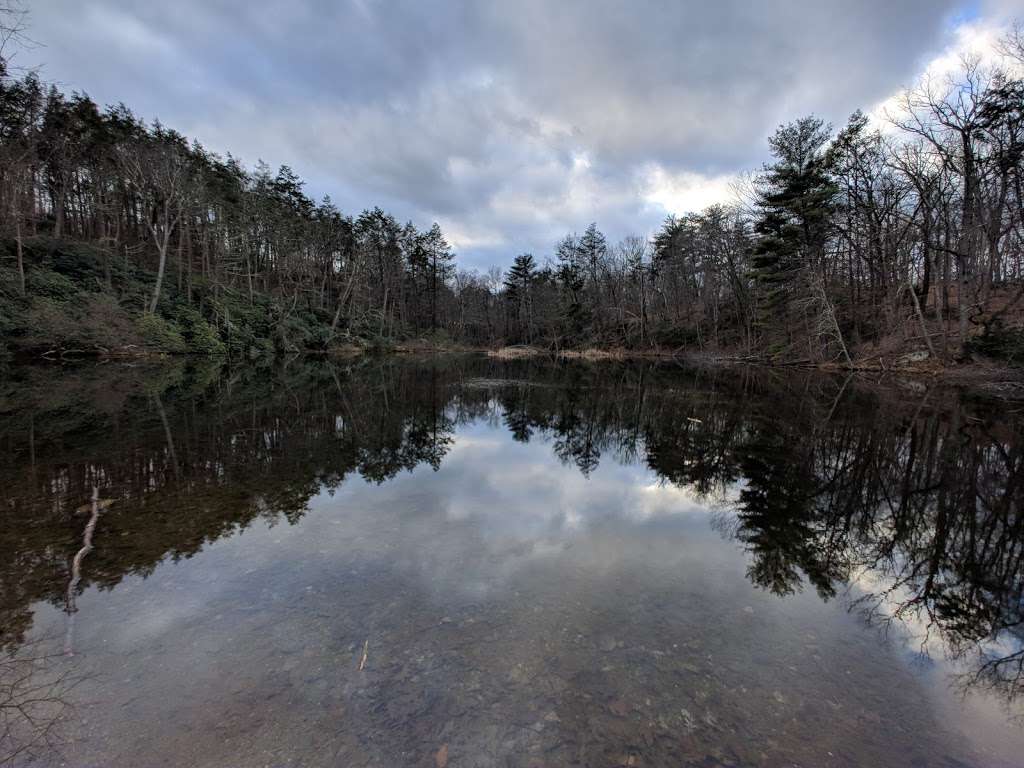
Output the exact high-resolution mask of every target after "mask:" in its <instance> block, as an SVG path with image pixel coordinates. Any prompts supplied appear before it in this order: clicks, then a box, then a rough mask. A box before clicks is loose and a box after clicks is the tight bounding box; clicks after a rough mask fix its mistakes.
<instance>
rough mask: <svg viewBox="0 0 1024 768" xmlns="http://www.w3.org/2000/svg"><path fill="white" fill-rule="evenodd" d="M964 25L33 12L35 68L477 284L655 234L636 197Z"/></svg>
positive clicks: (914, 14) (520, 12)
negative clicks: (488, 267)
mask: <svg viewBox="0 0 1024 768" xmlns="http://www.w3.org/2000/svg"><path fill="white" fill-rule="evenodd" d="M963 5H964V4H963V3H957V2H953V0H902V1H901V2H870V3H853V2H849V0H823V1H819V2H814V3H809V2H783V1H780V2H760V3H755V2H749V0H719V1H718V2H711V3H703V2H700V3H697V2H689V3H680V2H654V1H652V2H608V1H605V0H601V1H594V0H580V1H579V2H565V1H559V2H540V0H520V1H519V2H516V3H508V2H480V3H469V2H466V3H460V2H452V3H440V2H423V0H417V1H410V2H387V3H386V2H376V1H375V0H351V1H350V2H328V1H327V0H290V1H289V2H282V1H280V0H273V1H271V2H244V3H243V2H227V1H226V0H220V1H219V2H218V1H217V0H177V2H175V3H152V2H149V1H148V0H91V1H90V2H79V1H76V0H36V2H34V3H32V5H31V10H32V33H33V37H35V38H36V39H37V40H39V41H40V42H41V43H43V44H44V45H45V46H46V47H45V48H42V49H39V50H36V51H35V52H33V54H32V55H33V56H34V57H35V58H37V59H39V60H40V61H42V62H44V63H45V69H44V76H46V77H48V78H51V79H56V80H58V81H60V82H61V83H62V84H63V85H64V86H65V87H67V88H74V89H79V90H84V91H87V92H88V93H90V95H92V96H93V98H95V99H97V100H98V101H100V102H103V103H110V102H117V101H124V102H126V103H127V104H129V105H130V106H131V107H132V108H133V109H135V110H136V111H137V112H138V113H140V114H141V115H143V116H145V117H147V118H152V117H156V116H159V117H160V119H161V120H163V121H164V122H165V123H167V124H169V125H172V126H174V127H176V128H178V129H179V130H181V131H183V132H185V133H187V134H189V135H194V136H197V137H198V138H199V139H200V140H202V141H203V142H204V143H205V144H207V145H208V146H209V147H210V148H212V149H215V150H218V151H222V152H224V151H231V152H232V153H234V154H236V155H238V156H240V157H242V158H243V159H244V160H245V161H247V162H250V163H252V162H254V161H255V160H256V159H258V158H263V159H265V160H267V161H268V162H270V163H271V164H278V163H287V164H289V165H292V166H293V167H294V168H295V169H296V170H297V171H298V172H299V173H300V174H302V175H303V176H304V177H305V178H306V179H308V181H309V186H310V191H311V192H312V193H314V194H317V195H319V194H323V193H328V192H329V193H330V194H331V195H332V197H334V199H335V201H336V202H338V203H339V204H340V205H342V206H343V207H344V208H346V209H347V210H350V211H352V210H357V209H358V208H361V207H363V206H367V205H373V204H380V205H382V206H384V207H387V208H390V209H392V210H393V211H394V212H395V213H396V214H397V215H399V216H401V217H403V218H405V217H411V218H413V219H414V220H416V221H417V222H418V223H421V224H427V223H429V222H430V221H431V220H434V219H438V220H440V221H441V223H442V225H443V226H445V228H446V230H447V231H448V232H449V233H450V234H451V235H452V237H453V239H454V240H455V241H456V243H457V244H458V245H459V246H460V250H461V251H462V252H463V254H464V255H465V256H468V257H469V258H468V260H469V261H470V262H475V263H476V264H477V265H481V266H482V265H484V264H485V263H487V262H489V261H491V260H497V261H499V262H501V263H507V262H508V260H509V258H510V257H511V253H512V252H513V251H514V250H516V249H531V250H534V251H537V252H539V253H544V252H546V250H547V249H548V248H549V247H550V244H551V242H552V240H553V239H554V238H555V237H557V235H558V234H559V233H561V232H563V231H565V230H569V229H579V228H582V227H583V226H585V225H586V223H587V222H588V221H590V220H591V219H597V220H598V221H599V222H600V223H601V224H602V226H604V227H605V228H606V229H607V230H608V231H609V232H610V233H611V234H613V235H615V236H618V235H621V234H624V233H625V232H626V231H628V230H640V231H643V230H645V229H647V228H648V227H650V226H652V225H653V224H654V223H655V222H657V221H658V220H659V219H660V218H661V217H662V216H663V215H664V214H665V209H664V207H661V206H659V205H657V204H652V202H651V196H650V195H647V196H646V197H645V195H644V190H645V189H647V190H648V191H649V188H650V185H651V183H652V181H651V179H652V178H657V179H660V180H662V181H664V180H665V179H673V178H678V175H679V174H690V176H687V177H686V178H691V179H696V180H697V182H699V181H700V179H702V178H705V177H712V178H713V177H717V176H724V175H727V174H732V173H736V172H738V171H740V170H743V169H747V168H751V167H755V166H756V165H757V164H758V163H759V162H760V161H761V160H763V159H764V153H765V147H766V143H765V138H766V136H767V135H768V134H769V133H770V132H771V131H772V130H773V129H774V127H775V125H776V124H778V123H779V122H781V121H784V120H789V119H792V118H795V117H797V116H800V115H802V114H806V113H810V112H813V113H815V114H819V115H822V116H824V117H826V118H829V119H832V120H835V121H842V120H844V119H845V117H846V115H847V114H848V113H849V112H851V111H852V110H853V109H855V108H857V107H869V106H871V105H872V104H874V103H876V102H878V101H879V100H881V99H883V98H884V97H886V96H887V95H889V94H890V93H891V92H892V91H893V90H894V89H896V88H898V87H899V86H900V85H902V84H905V83H907V82H908V81H909V80H911V79H912V78H913V77H914V75H915V73H916V72H918V71H919V69H920V67H921V65H922V62H923V60H924V59H925V58H926V57H927V56H929V55H930V54H933V53H934V52H935V51H936V50H938V49H939V48H941V47H942V45H943V44H944V42H945V39H946V38H945V36H947V35H948V32H949V25H950V20H951V19H952V18H954V15H955V14H957V13H961V12H962V11H963V8H961V6H963ZM652 174H653V176H652ZM697 182H695V183H697ZM658 183H661V182H658ZM464 261H466V259H464Z"/></svg>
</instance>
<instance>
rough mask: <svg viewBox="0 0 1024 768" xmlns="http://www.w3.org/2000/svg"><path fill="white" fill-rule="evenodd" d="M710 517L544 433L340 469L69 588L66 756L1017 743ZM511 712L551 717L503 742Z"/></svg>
mask: <svg viewBox="0 0 1024 768" xmlns="http://www.w3.org/2000/svg"><path fill="white" fill-rule="evenodd" d="M187 513H188V510H187V509H183V510H181V514H187ZM711 517H712V513H711V511H710V510H709V508H708V507H707V506H706V505H704V504H702V503H701V502H699V501H698V500H697V499H695V498H694V497H693V496H692V495H691V494H690V493H688V492H687V491H686V490H685V489H680V488H678V487H675V486H672V485H669V484H665V483H661V482H659V481H658V479H657V477H656V475H655V474H654V473H653V472H652V471H651V470H649V469H647V468H646V467H643V466H640V465H636V464H633V465H622V464H620V463H619V462H617V461H615V460H614V459H613V458H612V457H610V456H608V457H604V458H603V460H602V461H601V463H600V465H599V466H598V467H597V468H596V469H595V470H594V471H593V472H592V473H591V474H590V476H589V477H584V476H583V475H582V474H581V473H580V472H579V471H578V469H577V468H576V467H575V466H573V465H571V464H569V465H565V464H561V463H559V462H558V461H557V460H556V459H555V458H554V456H553V454H552V446H551V444H550V442H547V441H544V440H540V439H536V438H535V439H533V440H532V441H531V442H530V443H526V444H524V443H516V442H514V441H513V440H512V439H511V437H510V435H509V433H508V432H507V430H505V429H504V428H502V427H496V426H491V425H488V424H487V423H486V422H483V421H479V422H476V423H474V424H472V425H469V426H467V427H464V428H462V429H461V430H460V431H459V432H458V433H457V435H456V439H455V443H454V445H453V447H452V449H451V451H450V452H449V453H448V455H447V456H446V457H445V460H444V462H443V464H442V466H441V468H440V470H439V471H436V472H435V471H433V470H432V469H431V468H430V467H428V466H425V465H420V466H419V467H417V468H416V469H415V470H414V471H412V472H410V473H403V474H400V475H399V476H397V477H396V478H394V479H393V480H391V481H389V482H387V483H385V484H383V485H380V486H378V485H373V484H370V483H367V482H365V481H363V480H360V479H358V478H350V479H349V480H348V481H347V482H346V483H345V484H344V485H343V486H342V487H341V488H339V489H337V490H336V491H335V492H333V493H330V494H329V493H326V492H323V493H321V494H319V495H318V496H316V497H315V498H314V499H313V500H312V501H311V502H310V512H309V513H308V514H307V515H306V516H305V517H303V518H302V520H301V521H300V522H299V523H298V524H297V525H289V524H287V523H285V522H283V521H281V522H278V523H277V524H275V525H267V524H265V523H262V522H257V523H255V524H253V525H251V526H250V527H249V528H248V529H247V530H245V531H243V532H242V533H240V534H238V535H235V536H232V537H228V538H225V539H221V540H219V541H216V542H214V543H211V544H209V545H207V547H206V548H205V549H204V550H203V551H202V552H200V553H199V554H198V555H196V556H195V557H193V558H191V559H188V560H184V561H181V562H177V563H164V564H162V565H160V566H159V567H157V569H156V570H155V572H154V573H153V574H152V575H151V576H150V577H149V578H147V579H142V578H141V577H138V576H132V577H128V578H126V579H124V581H123V582H122V583H121V584H120V585H118V586H117V587H116V588H115V589H114V590H112V591H107V592H100V591H97V590H95V589H91V590H89V591H87V592H86V593H85V594H83V595H82V596H81V598H80V599H79V601H78V607H79V613H78V615H77V623H76V628H75V633H76V637H75V645H76V650H77V653H78V656H76V659H77V660H78V661H76V663H78V664H81V665H82V669H83V670H84V671H86V672H87V673H88V674H90V675H94V676H95V679H94V680H93V681H92V682H91V683H87V684H86V685H84V686H83V687H82V694H81V695H82V698H83V700H88V701H92V702H99V703H98V704H95V703H94V704H90V705H89V707H88V709H87V710H86V711H85V713H84V714H86V715H87V717H84V718H83V720H88V723H87V724H86V725H82V726H81V732H80V733H79V734H78V739H79V743H78V744H76V745H75V746H74V747H73V750H72V752H71V754H70V757H71V758H72V761H74V760H75V759H81V760H83V761H89V760H93V761H97V762H102V761H103V760H104V759H106V760H114V763H112V764H116V763H117V761H125V760H128V761H130V762H131V763H132V764H140V765H146V764H153V765H157V764H163V763H162V762H161V761H159V760H152V761H150V760H148V759H146V758H144V757H143V756H145V755H149V756H152V755H153V754H159V755H162V756H163V759H167V760H168V761H169V762H167V764H177V763H176V762H175V761H179V762H180V763H181V764H195V765H200V764H201V765H226V764H239V765H241V764H255V763H252V762H246V761H247V760H256V759H264V758H267V759H270V760H275V759H278V758H280V757H281V755H289V756H290V757H291V758H294V759H295V761H296V762H298V763H299V764H338V763H336V762H335V761H337V760H351V761H352V764H359V763H360V761H362V762H363V764H387V759H395V758H394V756H395V755H397V754H406V752H403V751H402V750H403V749H404V750H412V751H413V752H415V753H416V754H417V759H418V760H419V762H420V763H423V764H425V763H424V760H425V759H429V757H430V756H431V755H432V754H433V750H435V749H436V748H437V747H438V745H439V744H441V743H442V742H443V743H448V742H451V743H452V745H453V748H452V755H453V756H454V755H456V754H457V752H458V750H459V749H461V750H462V754H463V755H466V754H467V753H475V756H476V757H477V758H479V760H478V762H477V763H467V764H480V765H490V764H495V765H497V764H505V763H500V762H499V759H500V757H501V756H502V755H505V754H512V755H514V756H515V760H513V762H512V763H511V764H515V765H518V764H522V765H530V764H531V763H529V762H528V760H529V759H532V757H531V756H534V757H535V756H537V755H541V756H542V757H543V755H544V754H549V753H548V752H545V750H547V749H549V748H550V750H553V751H551V752H550V754H552V755H556V756H559V755H560V756H562V757H565V755H569V754H570V752H571V750H570V752H565V754H564V755H563V753H562V752H560V751H558V750H567V749H569V747H566V746H565V745H566V744H575V743H576V741H574V739H577V740H578V731H579V730H580V729H581V728H584V726H586V727H591V728H593V729H595V731H594V732H595V733H598V732H600V733H604V734H606V738H607V739H608V740H609V745H612V744H613V742H614V745H613V746H609V749H612V750H613V751H614V750H616V749H618V750H620V751H619V752H615V753H614V754H611V755H610V757H609V760H612V761H613V760H615V759H619V758H620V757H621V755H622V754H625V753H624V752H621V749H626V750H627V751H628V749H632V747H629V746H628V745H629V744H632V743H633V741H635V742H636V743H637V744H639V747H636V750H638V751H639V752H640V753H645V750H646V753H650V754H653V755H656V756H662V757H663V758H664V759H665V760H666V761H668V760H670V759H678V758H679V757H680V756H681V755H686V754H689V753H687V752H685V751H684V752H681V753H679V752H673V751H671V750H670V749H669V747H668V746H663V745H662V742H661V741H659V739H661V738H663V737H664V738H670V739H672V740H674V741H673V742H672V744H673V745H674V746H672V749H683V750H685V749H692V750H694V751H693V753H692V757H693V759H695V760H696V759H698V758H700V757H701V755H704V756H705V757H707V756H708V755H712V756H713V755H715V750H719V749H720V751H721V752H722V754H721V755H719V757H720V758H721V759H722V760H723V761H725V760H726V759H727V758H728V755H730V754H732V755H734V756H735V755H740V756H741V757H744V756H745V758H746V759H748V760H750V761H759V760H762V759H763V760H765V764H772V765H774V764H779V765H781V764H788V763H787V762H786V761H803V763H802V764H820V765H832V764H835V765H861V764H878V763H877V762H872V761H877V759H878V757H879V756H880V755H885V754H886V750H892V749H896V750H898V752H895V753H891V754H899V755H900V756H899V758H898V760H904V758H905V760H904V762H895V763H893V764H900V765H902V764H908V765H909V764H913V760H915V759H917V757H918V756H915V753H914V752H913V749H921V750H923V752H922V754H924V755H927V756H929V757H932V758H934V756H936V755H938V756H940V757H941V758H945V757H946V756H949V757H950V758H951V759H952V758H956V759H961V758H965V756H966V757H967V758H971V759H977V755H978V754H981V751H982V750H991V751H989V752H988V753H987V754H985V755H984V757H983V758H982V759H983V760H984V761H986V764H988V763H987V761H992V762H991V764H993V765H998V764H1001V763H1000V762H999V761H1001V760H1002V761H1004V763H1002V764H1006V765H1012V764H1013V760H1014V759H1015V758H1014V756H1015V755H1016V754H1020V752H1019V751H1016V752H1015V750H1018V749H1019V748H1020V747H1021V746H1022V744H1024V742H1022V740H1021V738H1020V735H1019V733H1018V732H1016V731H1014V730H1012V729H1010V728H1008V727H1006V726H1003V725H998V726H996V725H993V724H992V723H993V718H992V717H991V716H990V715H989V714H988V713H986V712H983V711H982V710H981V709H979V707H982V708H988V707H990V706H991V704H990V703H988V702H984V701H980V702H974V703H971V702H968V704H966V705H963V706H961V705H959V704H957V703H956V702H954V701H952V699H951V695H950V692H949V691H948V690H946V689H945V688H943V686H942V685H941V683H940V682H939V679H940V676H938V675H936V674H935V672H934V671H931V672H926V671H923V670H920V669H914V668H912V665H911V663H910V659H909V657H908V655H907V654H905V653H901V652H898V650H897V649H895V648H893V647H892V646H891V645H890V644H886V643H885V642H883V640H882V638H881V637H880V636H879V633H878V632H877V631H876V630H873V629H867V628H864V627H863V626H861V625H860V624H859V623H858V622H857V620H856V619H855V617H852V616H850V615H848V614H847V613H846V612H845V611H844V608H843V606H842V604H841V601H839V600H836V601H832V602H830V603H827V604H826V603H823V602H822V601H821V600H819V599H818V598H817V596H816V595H814V594H813V590H812V591H810V592H809V593H808V592H806V591H805V592H804V593H800V594H797V595H794V596H792V597H789V598H786V599H779V598H775V597H772V596H770V595H767V594H765V593H764V592H761V591H758V590H756V589H755V588H754V587H753V586H751V585H750V583H749V582H748V580H747V579H746V576H745V570H746V565H747V564H746V562H745V559H744V557H743V556H742V554H741V550H740V546H739V545H738V544H737V543H735V542H733V541H730V540H727V539H725V538H723V537H722V536H721V535H719V533H717V532H716V531H715V530H713V527H712V525H711ZM103 545H104V542H103V539H102V529H101V530H100V531H99V533H98V535H97V546H100V547H102V546H103ZM39 617H40V620H39V622H38V630H37V631H38V632H40V633H42V634H46V633H48V632H50V633H58V632H61V631H62V621H63V617H62V615H61V614H59V613H58V612H56V611H55V610H54V609H52V608H46V607H43V608H40V612H39ZM453 633H455V634H453ZM364 641H365V642H367V643H368V645H369V659H370V668H369V670H368V671H367V672H365V673H361V672H357V671H356V660H357V659H358V657H359V655H360V650H361V648H362V645H363V643H364ZM470 660H472V663H470ZM673 665H674V666H673ZM688 676H689V677H688ZM680 681H682V682H680ZM428 694H429V695H428ZM605 694H607V700H602V699H601V696H603V695H605ZM577 695H578V696H577ZM423 696H426V699H425V701H426V703H424V701H421V698H420V697H423ZM432 697H433V698H432ZM574 697H575V698H574ZM467 702H468V703H467ZM623 702H624V703H623ZM645 702H646V703H645ZM535 706H537V707H540V710H541V711H539V712H536V713H535V712H533V709H534V707H535ZM382 707H383V709H381V708H382ZM822 710H826V711H827V712H828V713H830V714H828V717H827V719H826V720H825V721H824V725H823V724H822V723H816V722H815V720H814V718H815V717H821V716H822V715H821V714H820V713H821V712H822ZM485 711H486V712H488V713H491V715H489V716H488V717H484V715H483V714H482V713H484V712H485ZM524 713H527V714H524ZM531 713H532V714H531ZM638 713H639V714H638ZM979 713H980V714H979ZM517 718H527V719H529V718H534V719H539V721H540V722H541V727H540V728H536V727H535V726H534V725H533V724H530V725H529V726H528V727H526V728H525V730H524V729H523V728H520V729H519V730H517V731H514V732H506V731H504V730H501V728H502V726H501V725H500V724H501V723H503V722H504V721H510V722H515V721H516V720H517ZM630 718H633V719H630ZM759 718H761V719H763V720H764V721H765V723H766V724H765V725H764V730H758V729H759V728H760V726H759V725H758V724H757V722H756V721H757V720H758V719H759ZM773 718H776V719H777V723H776V722H775V720H773ZM939 718H942V719H941V720H940V719H939ZM495 722H497V723H498V724H499V725H495ZM531 722H532V721H531ZM648 722H649V723H650V725H649V726H648V725H645V723H648ZM245 723H257V724H259V727H254V729H251V728H249V727H248V726H246V725H244V724H245ZM588 723H589V724H590V725H587V724H588ZM979 723H984V725H985V729H986V730H985V731H984V738H983V739H980V740H979V739H978V738H977V737H975V736H973V735H972V734H976V733H982V731H980V730H977V726H978V725H979ZM769 725H770V726H771V727H769ZM495 728H497V729H498V730H497V731H494V729H495ZM630 728H633V730H634V731H635V732H636V733H639V732H640V730H642V729H644V728H649V729H650V730H651V732H652V733H653V734H654V735H652V736H651V737H650V738H651V741H650V743H647V742H645V741H643V739H640V738H639V737H636V738H635V739H633V741H630V739H631V738H633V736H631V735H630V734H631V733H632V731H630ZM637 729H640V730H637ZM830 729H831V731H830ZM832 731H834V732H832ZM553 732H554V733H559V732H560V735H559V736H557V737H552V736H551V734H552V733H553ZM644 732H645V733H646V731H644ZM663 732H664V733H663ZM524 733H525V734H526V735H523V734H524ZM664 734H668V736H664ZM772 734H773V735H772ZM949 734H954V736H953V737H952V738H951V737H950V736H949ZM620 736H621V739H620ZM591 738H592V739H598V738H599V737H598V736H597V735H593V736H592V737H591ZM545 739H548V740H549V741H545ZM616 739H619V740H620V741H621V742H622V744H626V745H627V746H626V747H622V746H621V744H619V742H617V741H615V740H616ZM637 739H639V740H638V741H637ZM769 739H771V740H774V746H772V747H770V748H769V746H767V744H766V740H769ZM958 742H962V743H958ZM552 744H553V745H554V746H550V745H552ZM680 744H682V745H683V746H681V747H680V746H679V745H680ZM744 744H745V745H746V746H744ZM965 744H966V745H968V746H969V747H970V749H966V750H965V749H964V745H965ZM714 745H733V746H730V747H728V749H726V747H724V746H722V747H721V748H720V747H719V746H714ZM915 745H916V746H915ZM912 747H913V749H912ZM583 748H584V747H579V749H583ZM588 748H589V747H588ZM661 749H665V750H668V751H665V752H659V750H661ZM729 749H732V750H734V751H733V752H729ZM417 750H418V751H417ZM743 750H746V751H745V752H743ZM759 750H767V751H765V752H759ZM899 750H903V751H899ZM154 751H155V752H154ZM587 754H590V753H589V752H588V753H587ZM602 754H603V753H602ZM169 755H170V756H174V757H173V759H172V758H168V757H167V756H169ZM239 755H242V756H244V757H242V758H239ZM759 755H760V757H759ZM764 755H767V756H768V757H767V758H765V757H764ZM836 755H840V757H841V758H842V759H840V758H839V757H836ZM388 756H390V758H389V757H388ZM424 756H425V757H424ZM673 756H674V757H673ZM890 756H891V755H890ZM520 757H522V758H523V759H522V760H521V761H519V758H520ZM538 759H539V758H538ZM558 759H561V758H555V759H554V761H552V762H549V763H543V762H539V763H533V764H535V765H543V764H551V765H554V764H560V763H559V762H557V760H558ZM658 759H661V758H658ZM713 759H718V757H715V758H713ZM894 759H897V758H894ZM231 760H238V762H237V763H232V762H230V761H231ZM381 761H384V762H381ZM517 761H518V762H517ZM810 761H820V762H810ZM413 762H414V761H410V763H409V764H412V763H413ZM122 764H128V763H127V762H122ZM271 764H276V763H273V762H271ZM455 764H461V763H456V762H455V761H454V759H453V765H455ZM608 764H612V765H614V764H617V763H615V762H609V763H608ZM640 764H646V763H640ZM653 764H660V763H658V762H657V759H655V760H654V762H653ZM665 764H669V763H668V762H666V763H665ZM708 764H715V763H708ZM722 764H726V763H724V762H723V763H722ZM928 764H931V763H928Z"/></svg>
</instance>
